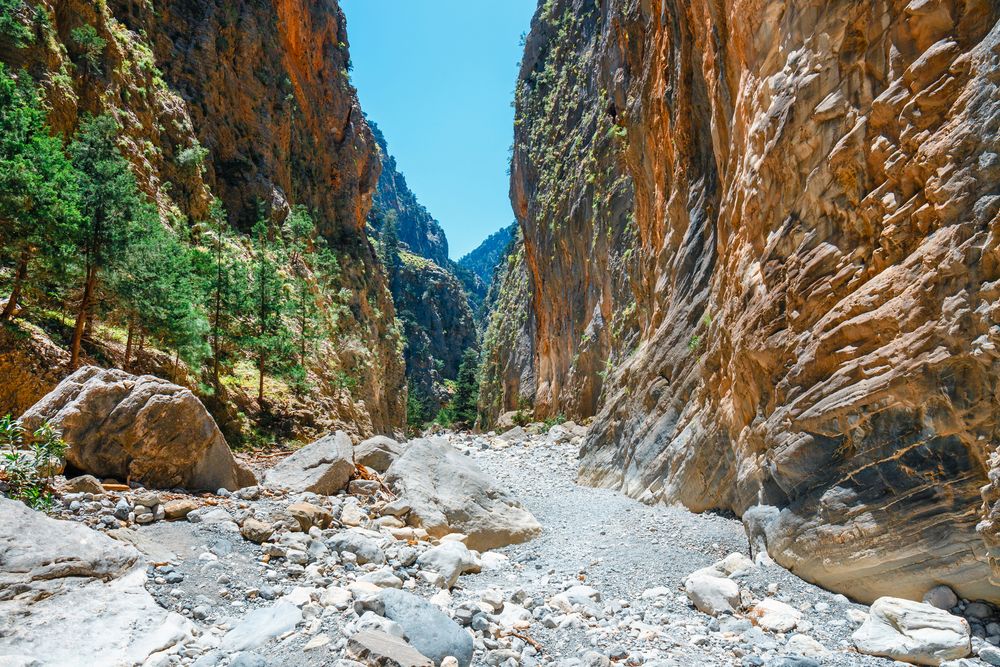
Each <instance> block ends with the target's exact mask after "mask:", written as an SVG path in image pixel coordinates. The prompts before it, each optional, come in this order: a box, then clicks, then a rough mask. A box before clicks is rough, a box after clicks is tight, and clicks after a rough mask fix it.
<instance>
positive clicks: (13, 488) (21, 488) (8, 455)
mask: <svg viewBox="0 0 1000 667" xmlns="http://www.w3.org/2000/svg"><path fill="white" fill-rule="evenodd" d="M25 440H27V445H28V446H27V448H26V447H25ZM0 447H2V448H3V458H2V461H0V489H2V490H3V492H4V494H5V495H7V497H9V498H13V499H15V500H20V501H22V502H24V503H25V504H26V505H28V506H29V507H32V508H34V509H40V510H47V509H49V508H51V507H52V501H53V495H52V477H53V476H54V474H55V469H54V466H55V465H56V463H55V462H56V461H61V460H62V458H63V457H64V456H65V454H66V441H64V440H63V439H62V433H60V432H59V431H58V430H57V429H56V428H55V427H53V426H52V424H50V423H49V422H45V423H44V424H42V425H41V426H39V427H38V429H37V430H36V431H35V432H34V433H32V434H31V435H30V437H28V434H27V432H26V431H25V430H24V426H23V425H22V424H21V422H20V421H19V420H16V419H14V418H13V417H11V416H10V415H7V416H5V417H4V418H3V419H0Z"/></svg>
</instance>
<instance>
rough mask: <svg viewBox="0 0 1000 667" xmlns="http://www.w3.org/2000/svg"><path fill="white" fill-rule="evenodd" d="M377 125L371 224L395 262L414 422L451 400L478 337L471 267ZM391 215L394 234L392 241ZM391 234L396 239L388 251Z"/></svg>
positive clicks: (392, 271) (391, 269)
mask: <svg viewBox="0 0 1000 667" xmlns="http://www.w3.org/2000/svg"><path fill="white" fill-rule="evenodd" d="M371 128H372V131H373V133H374V135H375V141H376V143H377V144H378V147H379V152H380V157H381V160H382V174H381V175H380V176H379V180H378V187H377V188H376V190H375V196H374V205H373V206H372V210H371V212H370V213H369V215H368V224H369V227H370V233H371V234H372V236H373V238H375V239H377V242H378V243H379V244H381V245H380V247H381V249H382V254H383V256H384V257H385V258H386V259H385V262H386V263H387V264H388V265H389V266H387V267H386V269H387V272H388V274H389V288H390V291H391V292H392V299H393V303H394V304H395V308H396V314H397V316H398V319H399V322H400V324H401V325H402V332H403V340H404V342H405V345H404V349H403V360H404V362H405V364H406V381H407V386H408V388H409V392H410V394H411V395H412V398H413V399H414V400H413V401H411V402H410V405H409V406H408V411H409V412H410V414H411V417H412V421H413V422H415V423H417V422H422V421H429V420H430V419H433V418H434V417H435V416H436V415H437V413H438V411H439V410H440V409H441V408H442V407H443V406H445V405H446V404H447V403H448V401H449V400H451V391H450V390H449V389H448V387H447V385H446V381H449V380H455V379H456V378H457V377H458V367H459V364H460V363H461V359H462V352H464V351H465V349H466V348H467V347H470V346H474V345H475V344H476V338H477V336H476V326H475V322H474V320H473V313H472V309H471V306H470V303H469V295H468V294H467V293H466V289H465V285H464V284H463V281H462V280H461V279H460V276H461V275H471V274H469V272H467V271H464V270H462V269H461V268H460V267H459V266H458V265H457V264H456V263H455V262H452V261H451V259H449V258H448V239H447V237H446V236H445V233H444V230H443V229H442V228H441V225H440V223H438V221H437V220H435V219H434V218H433V217H432V216H431V214H430V213H429V212H428V211H427V209H426V208H425V207H424V206H423V205H422V204H421V203H420V202H419V201H418V200H417V196H416V194H414V193H413V191H412V190H410V188H409V186H408V185H407V184H406V178H405V177H404V176H403V174H402V173H401V172H400V171H399V169H398V167H397V165H396V158H394V157H393V156H392V154H391V153H390V152H389V146H388V144H387V142H386V139H385V137H384V136H383V134H382V132H381V131H380V130H379V129H378V127H377V126H376V125H375V124H374V123H371ZM390 220H391V221H392V224H393V228H392V232H394V234H395V239H394V240H391V241H390V240H389V239H388V238H387V232H388V231H389V230H388V229H387V226H388V225H389V224H390ZM387 242H388V243H390V244H392V243H395V244H396V245H397V247H396V248H394V249H393V250H391V251H390V250H388V249H387V248H386V246H385V244H386V243H387ZM389 254H392V255H393V256H392V257H391V258H388V255H389ZM414 413H421V414H419V415H417V414H414Z"/></svg>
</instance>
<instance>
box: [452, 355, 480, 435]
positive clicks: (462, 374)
mask: <svg viewBox="0 0 1000 667" xmlns="http://www.w3.org/2000/svg"><path fill="white" fill-rule="evenodd" d="M478 402H479V353H478V352H477V351H476V350H475V349H473V348H471V347H470V348H467V349H466V350H465V352H463V353H462V363H461V365H459V367H458V378H457V379H456V380H455V396H454V398H453V399H452V401H451V405H450V406H449V408H450V412H451V415H452V417H453V419H454V421H455V422H460V423H462V424H465V425H467V426H470V427H471V426H473V425H474V424H475V423H476V417H477V416H478Z"/></svg>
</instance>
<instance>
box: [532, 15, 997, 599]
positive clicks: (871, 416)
mask: <svg viewBox="0 0 1000 667" xmlns="http://www.w3.org/2000/svg"><path fill="white" fill-rule="evenodd" d="M554 4H555V8H554V9H553V14H552V15H553V16H554V17H557V18H556V19H555V20H560V19H558V17H559V16H561V15H563V13H564V12H569V11H571V10H572V6H571V5H572V3H569V2H556V3H554ZM592 11H593V13H594V16H593V17H592V19H590V20H592V22H593V28H592V32H593V37H592V39H591V40H590V41H589V42H586V44H585V45H584V46H589V47H590V48H589V49H586V48H581V49H580V50H579V51H578V52H577V53H576V56H575V58H574V57H570V56H564V57H562V58H561V61H560V62H557V63H556V64H555V67H556V69H557V70H560V69H565V68H568V67H577V68H579V69H581V70H587V71H591V72H593V75H592V76H593V77H595V80H596V85H595V87H596V89H597V90H598V91H606V96H607V97H606V99H607V100H608V101H610V104H609V102H608V101H598V100H597V99H596V98H593V99H591V104H592V105H594V106H595V107H596V108H599V109H602V110H604V111H605V112H606V113H613V114H614V118H615V123H616V124H617V126H620V127H621V128H622V131H621V134H622V135H624V137H625V143H626V148H625V150H624V156H623V159H622V161H621V162H620V164H619V166H618V167H617V168H619V169H621V170H622V171H623V172H624V173H625V174H627V176H628V177H629V179H630V180H631V184H632V187H633V188H634V210H635V225H636V235H637V236H636V238H637V240H636V243H635V250H634V256H635V263H634V264H632V265H630V268H633V269H634V272H633V273H631V274H630V275H629V280H630V285H631V289H632V292H633V294H634V298H635V313H636V318H637V327H638V332H639V339H638V344H637V345H636V346H635V347H634V349H627V350H625V351H624V355H623V356H625V357H626V358H625V359H624V361H623V362H622V363H617V364H615V365H614V367H613V368H612V370H611V373H610V374H609V375H608V379H607V384H606V385H605V386H604V388H603V390H602V393H601V397H600V401H599V404H600V406H599V410H598V412H597V416H596V420H595V423H594V426H593V427H592V429H591V431H590V434H589V436H588V438H587V441H586V444H585V446H584V450H583V458H582V463H581V469H580V479H581V481H583V482H586V483H589V484H596V485H602V486H610V487H616V488H620V489H622V490H623V491H625V492H627V493H629V494H631V495H633V496H636V497H639V498H642V499H644V500H646V501H649V502H682V503H684V504H685V505H687V506H688V507H691V508H692V509H695V510H708V509H713V508H721V509H729V510H733V511H735V512H737V513H740V514H743V513H744V512H746V511H747V510H748V509H749V508H751V507H753V506H755V505H768V506H775V507H777V508H779V510H780V511H779V512H774V513H773V514H769V515H768V516H769V518H768V520H767V521H764V522H762V523H760V525H759V526H758V528H759V529H760V531H761V537H762V539H764V540H765V541H766V543H767V548H768V550H769V551H770V553H771V555H772V556H773V557H774V558H775V559H776V560H777V561H779V562H780V563H781V564H783V565H785V566H787V567H789V568H791V569H792V570H793V571H795V572H796V573H798V574H800V575H801V576H803V577H805V578H807V579H810V580H813V581H816V582H818V583H820V584H822V585H825V586H827V587H830V588H833V589H835V590H839V591H843V592H845V593H847V594H848V595H851V596H853V597H855V598H858V599H861V600H865V601H871V600H873V599H875V598H876V597H879V596H880V595H886V594H892V595H896V596H905V597H911V598H912V597H917V598H919V596H920V595H922V593H923V592H924V591H925V590H926V589H928V588H930V587H931V586H933V585H934V584H935V583H948V584H951V585H952V586H953V587H954V588H955V589H956V590H957V591H959V593H960V594H961V595H963V596H966V597H972V598H976V597H984V598H990V599H1000V588H998V586H997V585H998V584H1000V569H994V570H991V567H990V565H991V558H990V555H991V553H992V554H1000V551H998V550H997V548H998V545H1000V540H998V539H997V533H998V532H1000V529H998V528H996V527H995V526H1000V522H998V521H997V520H996V516H1000V511H998V510H996V509H994V508H993V503H994V502H995V501H996V500H997V498H1000V491H997V490H996V488H987V489H986V490H985V491H984V496H983V497H982V498H981V496H980V487H983V486H984V485H986V484H988V483H989V481H990V477H989V470H990V456H991V454H993V452H994V450H995V449H996V448H997V444H998V442H1000V417H998V416H1000V390H998V387H1000V357H998V352H997V344H998V343H1000V247H998V244H1000V241H998V238H1000V236H998V234H1000V218H998V215H997V213H998V210H1000V141H998V136H1000V135H998V129H1000V92H998V89H997V84H998V82H1000V26H998V20H1000V7H998V6H997V5H996V4H995V3H991V2H988V0H965V1H961V0H913V1H910V2H907V1H895V2H891V1H886V0H880V1H877V2H866V3H854V2H846V1H841V0H837V1H834V2H820V1H818V0H795V1H793V2H774V1H769V0H753V1H733V0H730V1H726V2H722V3H680V2H672V1H669V0H668V1H667V2H664V3H651V2H636V3H625V2H610V3H603V4H602V7H601V8H600V9H598V8H594V9H593V10H592ZM736 17H739V18H738V19H737V18H736ZM539 32H540V31H539V30H538V29H536V31H535V33H536V34H534V35H533V37H532V38H529V53H530V52H531V49H537V50H539V51H541V52H545V51H546V50H549V51H550V52H551V50H553V49H555V46H554V40H555V39H556V36H557V35H558V32H557V31H556V30H551V29H549V30H548V34H545V35H539ZM544 65H545V63H544V61H543V66H544ZM587 68H589V70H588V69H587ZM537 120H538V119H533V118H528V119H527V122H528V123H531V122H537ZM567 122H568V123H569V124H570V125H572V124H573V122H574V120H573V119H572V118H569V119H568V120H567ZM517 151H518V148H515V154H517ZM527 178H528V179H529V180H531V182H534V183H539V182H542V181H541V176H539V174H538V173H535V174H529V175H528V176H527ZM515 201H517V198H515ZM521 222H522V227H524V229H525V235H526V241H525V247H526V249H528V252H529V253H530V252H531V248H532V247H533V245H537V242H536V241H533V240H531V239H530V238H528V237H531V236H534V235H537V234H538V232H537V227H536V225H537V223H535V222H529V223H528V224H525V219H524V218H522V220H521ZM544 222H545V223H547V224H548V225H553V226H555V227H556V228H557V229H558V227H559V224H560V220H558V219H550V220H545V221H544ZM594 224H595V225H596V224H600V221H599V220H597V222H595V223H594ZM568 234H569V232H568V231H567V232H566V235H568ZM556 238H560V237H559V233H558V232H556ZM566 243H569V241H567V242H566ZM565 247H569V248H572V245H568V246H565ZM556 252H557V253H558V250H557V251H556ZM586 261H588V257H587V256H586V255H583V254H580V253H578V252H577V253H576V254H574V255H572V256H569V257H566V258H564V260H563V261H562V262H561V263H560V264H561V265H563V266H575V265H577V264H578V263H583V262H586ZM529 265H532V263H531V262H529ZM533 266H537V267H538V270H537V271H536V272H535V275H534V278H533V284H532V290H533V295H534V310H535V313H536V316H537V313H538V312H539V311H540V309H544V308H547V307H549V306H551V305H552V303H549V302H548V301H547V299H546V298H544V297H542V298H540V297H539V295H544V294H546V293H547V290H551V289H554V288H553V285H555V284H557V281H558V280H559V279H560V275H559V274H557V273H554V272H551V271H548V270H547V269H546V266H552V264H551V263H548V264H543V263H541V262H537V263H536V264H534V265H533ZM571 305H572V304H570V306H571ZM555 307H556V308H557V309H561V310H565V309H566V308H567V307H569V306H567V304H564V303H556V306H555ZM562 316H563V317H566V316H567V315H566V313H565V312H563V313H562ZM539 332H540V334H539V335H540V338H538V339H536V340H535V343H534V349H535V353H536V359H535V361H534V368H535V370H536V371H537V372H538V373H539V374H544V373H545V372H547V371H546V370H545V369H547V368H549V367H550V366H551V365H552V358H553V357H552V355H551V352H550V350H552V349H553V342H554V341H556V340H558V339H557V338H553V337H552V335H551V334H546V333H545V331H544V327H540V328H539ZM545 336H548V338H543V337H545ZM612 345H613V346H617V347H618V348H619V349H621V348H622V347H624V346H626V344H625V343H624V342H623V341H622V340H618V339H616V338H615V337H612ZM612 357H613V353H612ZM568 377H569V376H568V375H563V376H561V379H562V380H564V381H565V380H566V379H567V378H568ZM539 386H540V385H539ZM542 405H543V406H544V405H546V403H545V402H544V401H543V402H542ZM994 477H995V476H994ZM984 499H985V502H984ZM755 511H756V510H755ZM984 519H985V520H984ZM980 522H982V525H981V530H980V532H979V533H977V531H976V526H977V524H979V523H980ZM991 577H993V578H992V579H991Z"/></svg>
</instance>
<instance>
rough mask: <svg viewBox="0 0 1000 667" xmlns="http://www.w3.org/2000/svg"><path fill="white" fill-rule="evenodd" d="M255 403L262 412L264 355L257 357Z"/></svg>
mask: <svg viewBox="0 0 1000 667" xmlns="http://www.w3.org/2000/svg"><path fill="white" fill-rule="evenodd" d="M257 405H258V406H259V407H260V411H261V412H264V355H263V354H261V355H260V356H258V357H257Z"/></svg>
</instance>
